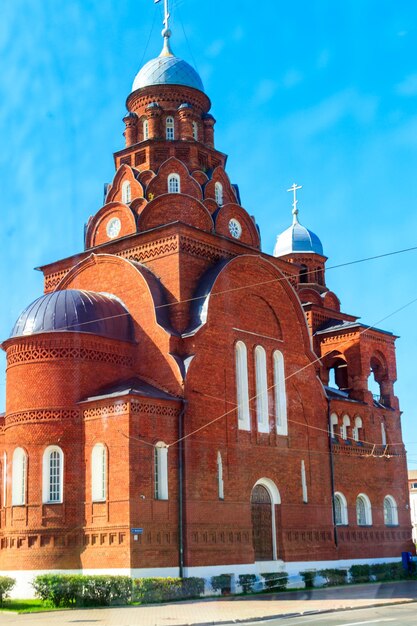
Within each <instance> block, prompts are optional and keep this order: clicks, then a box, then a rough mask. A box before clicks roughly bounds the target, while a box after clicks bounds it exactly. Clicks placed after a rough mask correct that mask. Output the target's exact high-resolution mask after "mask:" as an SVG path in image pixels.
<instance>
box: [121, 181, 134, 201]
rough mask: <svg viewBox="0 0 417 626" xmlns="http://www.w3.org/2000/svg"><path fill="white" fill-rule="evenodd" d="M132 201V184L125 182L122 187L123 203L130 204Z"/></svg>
mask: <svg viewBox="0 0 417 626" xmlns="http://www.w3.org/2000/svg"><path fill="white" fill-rule="evenodd" d="M131 201H132V188H131V186H130V182H129V181H128V180H125V181H124V183H123V185H122V202H124V203H125V204H129V202H131Z"/></svg>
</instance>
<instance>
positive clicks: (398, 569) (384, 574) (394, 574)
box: [371, 562, 408, 582]
mask: <svg viewBox="0 0 417 626" xmlns="http://www.w3.org/2000/svg"><path fill="white" fill-rule="evenodd" d="M371 576H372V578H373V580H377V581H379V582H382V581H384V580H402V579H403V578H408V574H407V572H406V571H405V570H404V568H403V566H402V563H398V562H397V563H373V564H372V565H371Z"/></svg>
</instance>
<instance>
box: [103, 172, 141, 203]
mask: <svg viewBox="0 0 417 626" xmlns="http://www.w3.org/2000/svg"><path fill="white" fill-rule="evenodd" d="M126 180H127V181H129V182H130V185H131V189H132V200H133V199H134V198H143V187H142V185H141V183H140V182H139V181H138V180H137V179H136V176H135V173H134V171H133V169H132V168H131V167H130V166H129V165H126V163H123V165H121V166H120V167H119V169H118V170H117V172H116V174H115V175H114V178H113V182H112V184H111V186H110V187H109V189H108V191H107V195H106V204H107V203H109V202H121V201H122V185H123V183H124V182H125V181H126Z"/></svg>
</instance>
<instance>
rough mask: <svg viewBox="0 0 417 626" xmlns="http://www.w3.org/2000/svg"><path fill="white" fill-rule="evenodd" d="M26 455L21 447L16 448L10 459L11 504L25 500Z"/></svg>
mask: <svg viewBox="0 0 417 626" xmlns="http://www.w3.org/2000/svg"><path fill="white" fill-rule="evenodd" d="M26 477H27V456H26V452H25V451H24V450H23V448H16V449H15V450H14V452H13V459H12V506H22V505H23V504H25V502H26Z"/></svg>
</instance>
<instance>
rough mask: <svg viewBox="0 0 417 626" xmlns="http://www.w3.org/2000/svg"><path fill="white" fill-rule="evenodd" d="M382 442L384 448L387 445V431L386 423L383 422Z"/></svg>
mask: <svg viewBox="0 0 417 626" xmlns="http://www.w3.org/2000/svg"><path fill="white" fill-rule="evenodd" d="M381 442H382V445H383V446H386V445H387V432H386V430H385V424H384V422H381Z"/></svg>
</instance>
